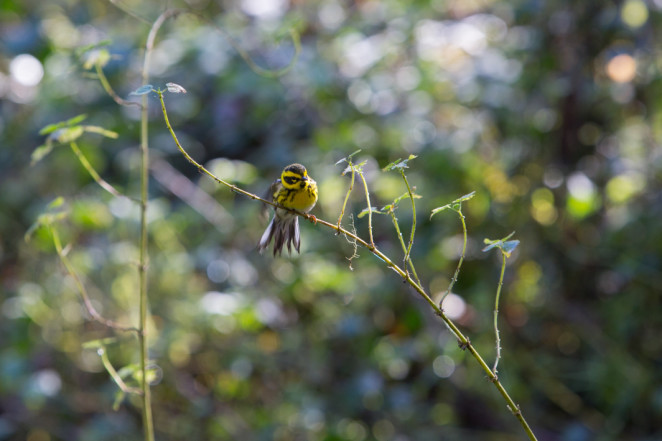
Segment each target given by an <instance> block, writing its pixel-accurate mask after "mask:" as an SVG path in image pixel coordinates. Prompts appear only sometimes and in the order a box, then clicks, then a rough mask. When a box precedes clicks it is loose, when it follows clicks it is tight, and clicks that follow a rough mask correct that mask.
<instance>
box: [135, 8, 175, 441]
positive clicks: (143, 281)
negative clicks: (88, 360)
mask: <svg viewBox="0 0 662 441" xmlns="http://www.w3.org/2000/svg"><path fill="white" fill-rule="evenodd" d="M182 12H183V11H181V10H179V9H167V10H166V11H164V12H163V13H162V14H161V15H159V17H158V18H157V19H156V20H155V21H154V23H153V24H152V27H151V29H150V30H149V34H148V35H147V40H146V42H145V57H144V59H143V68H142V84H143V86H144V85H147V84H148V81H149V67H150V65H151V61H152V51H153V49H154V41H155V40H156V35H157V34H158V32H159V29H161V26H163V24H164V23H165V22H166V20H168V19H169V18H172V17H176V16H178V15H179V14H181V13H182ZM148 106H149V103H148V101H147V95H143V96H142V108H141V113H140V152H141V155H140V156H141V162H140V263H139V265H138V278H139V285H140V292H139V295H140V316H139V325H138V329H140V333H139V334H138V340H139V343H140V372H141V374H142V378H141V390H142V404H143V409H142V417H143V433H144V436H145V441H154V420H153V417H152V396H151V391H150V387H149V383H148V381H147V360H148V348H149V345H148V341H147V332H146V328H147V261H148V256H147V239H148V235H147V202H148V197H149V193H148V183H149V133H148Z"/></svg>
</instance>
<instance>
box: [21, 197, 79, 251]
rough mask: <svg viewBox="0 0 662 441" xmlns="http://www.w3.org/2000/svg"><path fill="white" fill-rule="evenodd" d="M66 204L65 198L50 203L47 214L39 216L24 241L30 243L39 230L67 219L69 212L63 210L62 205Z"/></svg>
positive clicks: (26, 233) (24, 236) (25, 235)
mask: <svg viewBox="0 0 662 441" xmlns="http://www.w3.org/2000/svg"><path fill="white" fill-rule="evenodd" d="M64 202H65V200H64V198H62V197H58V198H56V199H54V200H53V201H52V202H51V203H49V204H48V205H47V206H46V210H45V212H44V213H42V214H40V215H39V216H37V220H35V221H34V223H33V224H32V225H30V228H28V230H27V231H26V232H25V234H24V235H23V239H24V240H25V241H26V242H30V239H32V235H33V234H34V232H35V231H37V230H38V229H39V228H41V227H47V226H50V225H51V224H52V223H54V222H57V221H59V220H62V219H64V218H66V217H67V216H68V215H69V212H68V211H66V210H64V209H61V207H62V205H64Z"/></svg>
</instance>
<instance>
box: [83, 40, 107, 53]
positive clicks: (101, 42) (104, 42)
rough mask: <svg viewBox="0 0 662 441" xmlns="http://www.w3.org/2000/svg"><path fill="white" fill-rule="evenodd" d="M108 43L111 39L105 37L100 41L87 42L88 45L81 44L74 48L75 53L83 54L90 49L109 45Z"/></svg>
mask: <svg viewBox="0 0 662 441" xmlns="http://www.w3.org/2000/svg"><path fill="white" fill-rule="evenodd" d="M110 43H112V41H111V40H108V39H106V40H101V41H99V42H96V43H92V44H88V45H85V46H81V47H79V48H76V55H82V54H84V53H85V52H88V51H91V50H93V49H97V48H100V47H104V46H108V45H110Z"/></svg>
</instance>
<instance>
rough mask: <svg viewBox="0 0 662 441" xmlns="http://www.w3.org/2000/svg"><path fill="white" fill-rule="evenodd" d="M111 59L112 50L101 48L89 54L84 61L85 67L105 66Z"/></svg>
mask: <svg viewBox="0 0 662 441" xmlns="http://www.w3.org/2000/svg"><path fill="white" fill-rule="evenodd" d="M109 61H110V52H108V50H106V49H99V50H95V51H93V52H90V53H89V54H87V59H86V60H85V63H83V68H84V69H87V70H89V69H92V68H93V67H94V66H95V65H99V66H100V67H104V66H105V65H106V64H108V62H109Z"/></svg>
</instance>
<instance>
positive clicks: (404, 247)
mask: <svg viewBox="0 0 662 441" xmlns="http://www.w3.org/2000/svg"><path fill="white" fill-rule="evenodd" d="M388 213H389V214H390V215H391V220H392V221H393V226H394V227H395V232H396V234H397V236H398V240H399V241H400V246H401V247H402V252H403V253H404V254H405V255H406V254H407V245H405V241H404V239H403V238H402V232H401V231H400V225H399V224H398V218H397V217H395V210H394V207H393V206H391V208H390V210H389V212H388ZM405 262H407V263H409V269H411V273H412V274H413V275H414V278H415V279H416V283H418V284H419V285H421V280H420V279H419V278H418V274H416V268H414V262H413V261H412V260H411V258H409V259H405ZM404 265H405V264H404V263H403V266H404Z"/></svg>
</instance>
